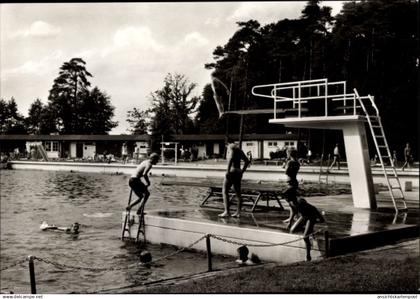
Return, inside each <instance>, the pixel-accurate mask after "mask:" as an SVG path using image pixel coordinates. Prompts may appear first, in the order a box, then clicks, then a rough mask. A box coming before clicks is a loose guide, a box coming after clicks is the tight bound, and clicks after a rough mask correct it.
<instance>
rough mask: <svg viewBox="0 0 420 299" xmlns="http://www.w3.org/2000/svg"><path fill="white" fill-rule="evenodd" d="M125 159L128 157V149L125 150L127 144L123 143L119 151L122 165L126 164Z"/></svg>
mask: <svg viewBox="0 0 420 299" xmlns="http://www.w3.org/2000/svg"><path fill="white" fill-rule="evenodd" d="M127 157H128V148H127V143H125V142H124V143H123V145H122V149H121V158H122V163H123V164H125V163H126V161H127Z"/></svg>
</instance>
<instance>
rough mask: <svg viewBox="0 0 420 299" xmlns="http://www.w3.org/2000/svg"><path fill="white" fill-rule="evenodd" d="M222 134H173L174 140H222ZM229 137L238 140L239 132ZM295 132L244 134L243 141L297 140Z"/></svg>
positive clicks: (223, 137)
mask: <svg viewBox="0 0 420 299" xmlns="http://www.w3.org/2000/svg"><path fill="white" fill-rule="evenodd" d="M225 138H226V135H224V134H187V135H174V140H175V141H224V140H225ZM229 138H232V139H234V140H239V134H229ZM297 139H298V135H296V134H244V136H243V139H242V140H244V141H246V140H248V141H251V140H297Z"/></svg>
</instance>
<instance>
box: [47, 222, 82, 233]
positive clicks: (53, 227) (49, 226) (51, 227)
mask: <svg viewBox="0 0 420 299" xmlns="http://www.w3.org/2000/svg"><path fill="white" fill-rule="evenodd" d="M39 228H40V229H41V230H53V231H62V232H65V233H69V234H78V233H79V228H80V224H79V223H77V222H75V223H73V224H72V225H70V226H69V227H64V226H56V225H54V224H48V223H47V222H46V221H43V222H42V224H41V226H40V227H39Z"/></svg>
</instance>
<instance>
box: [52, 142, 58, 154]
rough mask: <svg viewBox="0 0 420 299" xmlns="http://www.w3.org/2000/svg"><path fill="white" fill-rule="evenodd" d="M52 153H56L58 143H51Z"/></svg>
mask: <svg viewBox="0 0 420 299" xmlns="http://www.w3.org/2000/svg"><path fill="white" fill-rule="evenodd" d="M52 151H53V152H58V141H53V142H52Z"/></svg>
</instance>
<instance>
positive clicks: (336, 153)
mask: <svg viewBox="0 0 420 299" xmlns="http://www.w3.org/2000/svg"><path fill="white" fill-rule="evenodd" d="M333 154H334V160H333V161H332V163H331V166H330V167H329V169H328V170H331V169H332V168H333V166H334V165H335V164H337V169H338V170H340V150H339V148H338V143H337V144H336V145H335V148H334V152H333Z"/></svg>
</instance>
